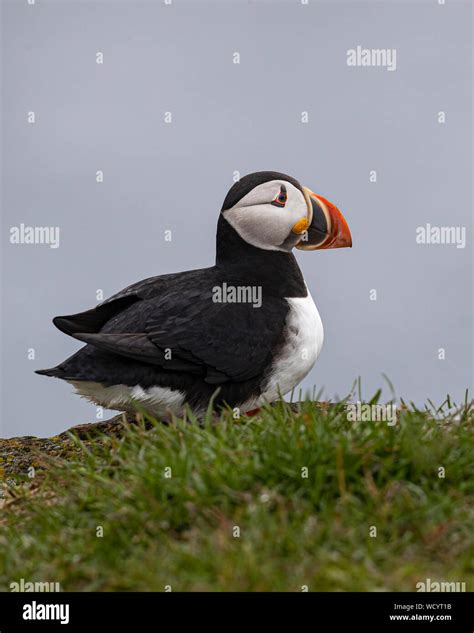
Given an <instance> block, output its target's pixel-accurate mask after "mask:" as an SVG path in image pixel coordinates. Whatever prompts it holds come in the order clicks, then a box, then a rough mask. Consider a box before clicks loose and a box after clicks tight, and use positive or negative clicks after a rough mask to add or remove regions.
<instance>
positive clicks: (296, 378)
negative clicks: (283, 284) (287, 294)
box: [255, 291, 324, 406]
mask: <svg viewBox="0 0 474 633" xmlns="http://www.w3.org/2000/svg"><path fill="white" fill-rule="evenodd" d="M287 301H288V303H289V306H290V312H289V314H288V317H287V321H286V329H285V344H284V346H283V348H282V349H281V351H280V353H279V354H278V356H277V357H276V359H275V360H274V362H273V367H272V369H271V373H270V379H269V381H268V384H267V386H266V388H265V391H264V393H263V394H262V396H261V398H260V399H259V400H260V402H259V403H261V402H262V400H263V401H265V400H266V401H269V402H271V401H272V400H276V399H278V398H279V397H280V396H283V395H285V394H286V393H289V392H290V391H291V390H292V389H293V388H294V387H296V385H298V384H299V383H300V382H301V381H302V380H303V378H304V377H305V376H306V375H307V374H308V373H309V371H310V370H311V368H312V367H313V365H314V363H315V362H316V360H317V358H318V356H319V354H320V352H321V348H322V346H323V340H324V331H323V324H322V321H321V317H320V316H319V312H318V309H317V308H316V306H315V304H314V301H313V298H312V297H311V295H310V294H309V291H308V295H307V296H306V297H296V298H291V299H287ZM255 406H258V404H256V405H255Z"/></svg>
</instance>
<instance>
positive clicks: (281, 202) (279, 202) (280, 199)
mask: <svg viewBox="0 0 474 633" xmlns="http://www.w3.org/2000/svg"><path fill="white" fill-rule="evenodd" d="M287 200H288V194H287V193H286V187H285V185H282V186H281V187H280V192H279V193H278V194H277V195H276V196H275V197H274V199H273V201H272V204H274V205H275V206H276V207H284V206H285V204H286V201H287Z"/></svg>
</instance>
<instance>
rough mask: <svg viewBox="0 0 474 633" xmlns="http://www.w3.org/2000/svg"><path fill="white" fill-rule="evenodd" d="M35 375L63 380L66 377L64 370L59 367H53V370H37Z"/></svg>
mask: <svg viewBox="0 0 474 633" xmlns="http://www.w3.org/2000/svg"><path fill="white" fill-rule="evenodd" d="M35 374H39V375H40V376H53V377H54V378H62V377H63V376H64V370H63V369H60V368H59V367H51V369H37V370H36V371H35Z"/></svg>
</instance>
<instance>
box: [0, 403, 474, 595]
mask: <svg viewBox="0 0 474 633" xmlns="http://www.w3.org/2000/svg"><path fill="white" fill-rule="evenodd" d="M299 409H300V410H299V411H296V412H295V411H293V410H292V408H291V407H290V406H289V405H287V404H283V403H282V404H281V405H277V406H275V407H273V408H271V407H268V408H267V409H265V410H264V411H262V412H261V414H259V415H258V416H256V417H253V418H246V417H242V418H241V419H240V420H234V419H232V414H231V413H230V412H226V413H224V414H222V415H221V416H220V418H219V419H217V420H216V419H212V416H208V419H207V421H206V422H205V424H204V425H203V426H200V425H199V424H197V423H196V421H189V420H188V421H183V420H176V421H174V422H173V423H172V424H170V425H164V424H161V423H154V424H153V425H152V428H151V429H150V430H145V428H144V426H143V425H130V427H129V428H127V429H126V430H125V432H124V434H123V437H121V438H120V439H117V438H111V437H104V438H103V441H102V442H101V443H97V444H94V445H93V448H90V446H89V447H88V448H86V446H85V445H84V444H82V443H80V442H79V440H75V441H76V442H77V443H78V444H79V445H80V448H81V450H80V452H79V455H78V456H77V457H72V460H73V461H71V460H68V461H59V462H55V463H54V464H51V466H50V468H49V469H48V470H47V471H46V473H44V474H38V476H37V478H36V479H35V480H33V481H30V482H29V483H28V482H27V483H25V484H23V485H22V486H17V488H15V490H14V491H13V494H14V498H13V500H12V501H9V502H8V501H7V503H5V505H4V507H3V509H2V514H1V515H0V516H1V518H0V590H8V589H9V584H10V583H11V582H13V581H19V579H20V578H24V579H25V580H27V581H41V582H46V581H51V582H60V583H61V586H62V589H63V590H65V591H73V590H79V591H80V590H105V591H115V590H118V591H120V590H122V591H128V590H132V591H134V590H142V591H164V590H165V587H166V586H168V585H170V586H171V587H172V590H173V591H199V590H203V591H231V590H235V591H301V590H302V586H304V585H306V586H307V587H308V588H309V591H333V590H342V591H351V590H352V591H374V590H375V591H378V590H394V591H415V585H416V583H417V582H418V581H420V580H423V581H424V580H425V579H426V578H431V579H432V580H443V581H449V580H451V581H464V582H466V584H467V590H468V591H469V590H471V591H472V590H473V589H474V536H473V534H474V531H473V525H474V496H473V493H474V477H473V470H472V461H473V454H474V439H473V438H474V435H473V429H474V420H473V416H472V411H471V410H470V409H469V407H467V406H466V407H465V408H464V409H463V411H462V413H461V414H460V415H458V416H457V418H456V419H455V418H454V416H453V415H450V414H449V413H448V414H447V415H446V416H445V417H444V418H443V419H442V420H435V419H434V418H433V417H432V416H431V415H430V414H429V413H427V412H421V411H417V410H415V409H413V408H411V407H410V408H408V409H406V410H404V411H401V414H400V420H399V422H398V423H397V424H396V426H394V427H390V426H388V425H387V424H386V423H383V422H358V423H353V422H349V421H348V420H347V416H346V412H345V409H344V404H343V403H341V404H338V405H335V406H334V407H332V408H330V409H329V410H328V411H324V410H318V409H316V408H315V406H314V404H312V403H311V402H307V403H302V404H301V405H300V407H299ZM440 467H443V468H444V469H445V474H446V476H445V478H440V477H439V476H438V468H440ZM167 468H171V473H172V476H171V477H170V478H167V477H166V476H165V472H166V470H165V469H167ZM304 468H307V469H308V477H307V478H305V477H302V473H303V474H304V472H305V471H304V470H303V471H302V469H304ZM99 526H101V527H102V528H103V537H102V538H101V537H98V536H97V528H98V527H99ZM371 526H375V527H376V528H377V536H376V537H375V538H372V537H371V536H370V533H369V531H370V529H371ZM236 527H238V528H240V537H236V536H235V532H236V530H235V528H236Z"/></svg>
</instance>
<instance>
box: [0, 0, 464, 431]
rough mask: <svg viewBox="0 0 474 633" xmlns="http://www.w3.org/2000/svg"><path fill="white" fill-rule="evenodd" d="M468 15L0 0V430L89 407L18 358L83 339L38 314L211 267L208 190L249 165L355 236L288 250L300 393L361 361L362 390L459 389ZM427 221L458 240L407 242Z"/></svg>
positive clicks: (44, 358) (294, 5)
mask: <svg viewBox="0 0 474 633" xmlns="http://www.w3.org/2000/svg"><path fill="white" fill-rule="evenodd" d="M30 2H31V0H30ZM471 19H472V5H471V3H470V2H469V0H466V1H465V2H464V1H451V2H450V1H449V0H447V1H446V4H439V3H438V2H437V1H436V0H426V1H425V0H416V1H415V0H413V1H399V0H396V1H395V0H394V1H384V0H381V1H365V0H364V1H362V0H361V1H359V0H347V1H331V2H329V1H322V2H321V1H317V0H309V2H308V4H304V3H303V2H301V0H292V1H290V0H288V1H282V2H279V1H274V2H268V1H257V2H247V1H245V0H243V1H237V0H236V1H227V2H223V1H220V2H209V1H200V0H199V1H198V0H193V1H192V2H191V1H187V2H185V1H179V0H172V2H171V4H167V3H165V2H161V1H158V0H156V1H154V2H152V1H142V0H138V1H137V0H134V1H133V2H132V1H121V0H95V1H87V0H60V1H59V0H36V2H34V3H33V4H30V3H29V2H28V1H27V0H24V1H20V0H13V1H8V0H7V1H4V2H3V3H2V36H3V59H2V78H3V91H2V95H3V96H2V112H3V114H2V120H3V143H2V145H3V157H2V158H3V160H2V166H1V175H2V181H3V199H2V260H1V261H2V290H1V297H2V367H1V370H2V398H1V407H2V411H1V413H2V422H1V426H0V436H3V437H10V436H16V435H25V434H26V435H39V436H46V435H52V434H56V433H59V432H61V431H63V430H65V429H66V428H69V427H70V426H73V425H75V424H78V423H81V422H91V421H94V420H95V419H96V418H97V411H96V408H95V407H94V406H93V405H92V404H89V403H87V402H86V401H84V400H81V399H80V398H79V397H78V396H76V395H73V388H72V387H71V386H70V385H68V384H67V383H64V382H61V381H58V380H54V379H48V378H45V377H41V376H37V375H35V374H34V373H33V372H34V370H35V369H39V368H44V367H51V366H53V365H56V364H57V363H58V362H60V361H62V360H64V359H65V358H66V357H67V356H69V355H71V354H72V353H73V352H74V351H76V350H77V349H78V348H79V347H80V346H81V344H80V343H78V342H76V341H74V340H73V339H71V338H69V337H67V336H65V335H64V334H62V333H61V332H59V331H58V330H56V329H55V328H54V326H53V325H52V323H51V319H52V317H53V316H55V315H58V314H71V313H74V312H78V311H82V310H85V309H88V308H90V307H92V306H94V305H95V304H96V303H98V301H97V297H99V298H100V297H101V292H102V293H103V297H104V298H106V297H107V296H109V295H111V294H113V293H115V292H116V291H117V290H119V289H121V288H123V287H125V286H127V285H129V284H131V283H133V282H135V281H138V280H140V279H143V278H145V277H149V276H152V275H157V274H162V273H168V272H174V271H180V270H187V269H191V268H200V267H204V266H209V265H212V264H213V262H214V249H215V226H216V222H217V218H218V213H219V210H220V207H221V204H222V201H223V199H224V197H225V194H226V192H227V190H228V189H229V187H230V186H231V185H232V184H233V179H234V178H236V177H238V175H239V174H240V175H241V176H243V175H245V174H246V173H249V172H252V171H258V170H277V171H282V172H285V173H288V174H290V175H292V176H294V177H295V178H297V179H298V180H300V182H301V183H302V184H304V185H306V186H308V187H310V188H311V189H313V190H314V191H315V192H317V193H321V194H322V195H323V196H325V197H327V198H328V199H329V200H331V201H332V202H334V203H335V204H336V205H337V206H338V207H339V208H340V209H341V211H342V212H343V213H344V215H345V217H346V219H347V221H348V223H349V226H350V228H351V231H352V236H353V243H354V246H353V248H352V249H351V250H349V249H347V250H339V251H338V250H335V251H331V250H330V251H322V252H315V253H305V252H297V254H296V256H297V258H298V261H299V263H300V266H301V268H302V270H303V273H304V275H305V278H306V281H307V283H308V286H309V288H310V291H311V293H312V295H313V298H314V300H315V302H316V304H317V306H318V309H319V311H320V314H321V317H322V320H323V323H324V328H325V345H324V348H323V352H322V354H321V356H320V359H319V361H318V363H317V364H316V366H315V367H314V369H313V370H312V372H311V373H310V375H309V376H308V377H307V378H306V380H305V381H304V383H303V384H302V388H303V391H305V390H309V391H310V392H312V389H313V387H314V386H316V389H317V390H319V389H323V395H322V397H324V398H334V397H343V396H345V395H346V394H347V393H348V392H349V390H350V388H351V385H352V383H353V381H354V379H355V378H357V376H361V379H362V390H363V396H365V397H369V396H371V395H372V394H373V393H374V392H375V391H376V389H377V388H378V387H381V386H385V387H386V383H385V382H384V378H383V377H382V374H386V375H387V376H388V377H389V379H390V380H391V381H392V383H393V384H394V386H395V389H396V393H397V396H402V397H403V398H404V399H405V400H407V401H408V400H413V401H414V402H415V403H417V404H419V405H421V404H422V403H423V402H424V401H425V400H426V399H427V398H431V399H432V400H433V401H434V402H435V403H438V404H440V403H441V402H442V400H443V399H444V397H445V396H446V394H447V393H449V394H451V396H452V398H453V399H454V400H462V399H463V398H464V391H465V389H466V388H467V387H471V384H472V241H471V235H472V232H471V229H472V192H471V178H472V119H471V117H472V112H471V108H472V87H471V81H472V54H471V53H472V50H471V49H472V41H471ZM357 46H361V47H362V48H368V49H395V50H396V69H395V70H393V71H390V70H388V69H387V68H384V67H353V66H348V65H347V55H348V51H349V50H350V49H356V47H357ZM101 61H102V62H103V63H97V62H101ZM236 62H237V63H236ZM440 112H444V123H443V122H440V119H441V120H442V119H443V116H440V115H439V113H440ZM28 113H34V123H32V122H31V119H32V116H31V114H30V115H29V114H28ZM167 113H168V114H167ZM98 172H102V175H101V174H99V175H97V174H98ZM371 172H372V174H371ZM373 172H375V176H374V173H373ZM374 178H376V181H374ZM101 180H103V181H101ZM22 223H23V224H24V225H25V226H37V227H59V229H60V244H59V247H58V248H50V247H49V246H48V245H46V244H12V243H11V242H10V230H11V228H12V227H19V226H20V225H21V224H22ZM427 223H429V224H431V225H432V226H452V227H465V228H466V246H465V248H457V247H456V245H454V244H443V245H427V244H417V242H416V229H417V227H419V226H426V224H427ZM166 231H171V236H172V239H171V241H166V239H165V232H166ZM374 290H375V291H376V293H375V294H374V292H373V291H374ZM374 297H376V299H375V300H373V299H374ZM440 350H443V351H440ZM443 357H444V358H443ZM384 395H385V396H386V397H387V398H388V397H390V392H389V390H388V389H385V391H384ZM110 415H111V414H109V413H108V412H104V418H107V417H110Z"/></svg>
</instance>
